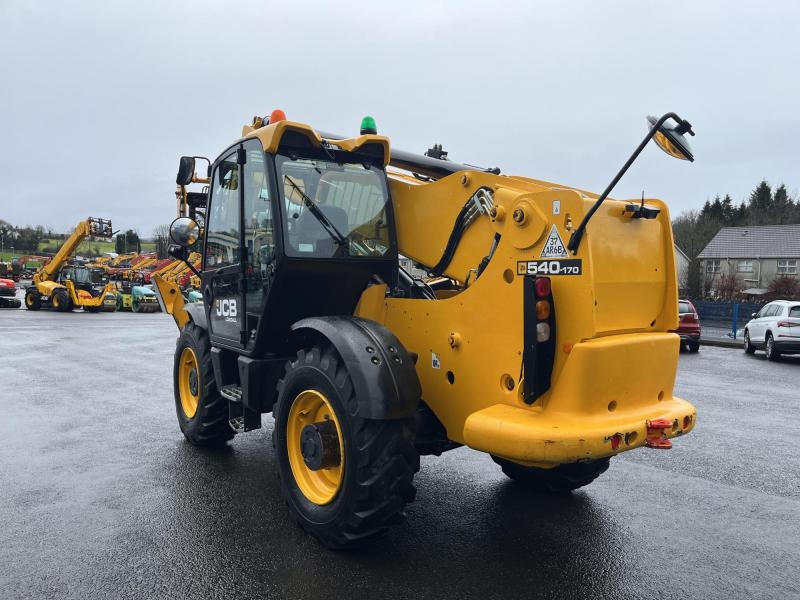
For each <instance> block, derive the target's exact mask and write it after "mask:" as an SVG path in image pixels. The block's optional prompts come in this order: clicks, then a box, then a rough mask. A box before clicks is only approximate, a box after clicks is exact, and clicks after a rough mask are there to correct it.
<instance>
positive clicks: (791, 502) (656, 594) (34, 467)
mask: <svg viewBox="0 0 800 600" xmlns="http://www.w3.org/2000/svg"><path fill="white" fill-rule="evenodd" d="M176 335H177V330H176V328H175V327H174V325H173V323H172V320H171V319H170V318H169V317H167V316H165V315H163V314H129V313H108V314H84V313H81V312H75V313H72V314H59V313H51V312H45V311H42V312H40V313H32V312H30V311H26V310H5V311H0V373H2V374H3V377H2V384H0V409H2V410H1V411H0V439H1V440H2V441H1V443H0V598H2V599H3V600H5V599H16V598H35V599H45V598H75V599H82V600H84V599H89V598H148V599H149V598H165V599H166V598H170V599H171V598H201V599H209V598H226V599H227V598H242V599H244V598H293V599H296V598H306V599H314V598H320V599H328V598H346V599H358V598H370V599H377V598H414V599H421V598H437V599H439V598H481V599H486V598H534V597H543V598H595V599H597V598H675V599H681V598H703V599H710V598H725V599H731V598H800V579H799V578H798V566H800V452H798V433H799V432H800V425H798V423H800V421H799V420H798V419H799V418H800V417H799V416H798V415H799V414H800V410H799V409H800V392H799V391H798V390H799V389H800V357H789V358H785V359H784V360H783V361H782V362H780V363H770V362H767V361H766V360H765V359H764V356H763V353H757V354H756V355H755V356H746V355H745V354H744V353H743V352H742V351H741V350H732V349H724V348H712V347H704V348H702V349H701V351H700V353H699V354H697V355H692V354H684V355H682V356H681V359H680V370H679V375H678V382H677V386H676V393H677V394H678V395H679V396H682V397H684V398H687V399H689V400H691V401H692V402H693V403H695V404H696V406H697V408H698V425H697V428H696V429H695V431H694V432H693V433H691V434H690V435H688V436H686V437H684V438H679V439H678V440H676V442H675V445H674V448H673V449H672V450H670V451H655V450H644V449H642V450H636V451H633V452H630V453H627V454H624V455H622V456H620V457H618V458H616V459H614V460H612V463H611V468H610V469H609V470H608V471H607V472H606V473H605V474H604V475H602V476H601V477H600V478H599V479H598V480H597V481H596V482H595V483H593V484H592V485H590V486H588V487H586V488H583V489H582V490H580V491H578V492H576V493H574V494H572V495H571V496H566V497H552V496H546V495H540V494H536V493H532V492H526V491H524V490H521V489H519V488H518V487H517V486H515V485H514V484H512V483H511V482H510V481H509V480H507V479H506V478H505V476H504V475H503V474H502V473H501V471H500V469H499V467H497V466H496V465H495V464H494V463H493V462H492V461H491V460H490V458H489V457H488V456H485V455H483V454H480V453H477V452H473V451H471V450H468V449H459V450H455V451H453V452H450V453H447V454H445V455H443V456H442V457H439V458H436V457H423V459H422V468H421V470H420V472H419V474H418V475H417V477H416V480H415V482H416V485H417V487H418V494H417V500H416V502H414V503H413V504H411V505H410V507H409V510H408V520H407V521H406V523H404V524H403V525H401V526H400V527H398V528H396V529H394V530H393V531H391V532H390V533H389V535H388V536H387V537H386V538H384V539H383V540H382V541H381V542H379V543H378V544H377V545H374V546H372V547H370V548H368V549H366V550H361V551H357V552H346V553H334V552H330V551H328V550H326V549H324V548H323V547H322V546H321V545H320V544H318V543H317V542H316V541H315V540H314V539H312V538H311V537H309V536H308V535H306V534H304V533H303V532H302V531H301V530H300V529H299V528H298V527H297V526H295V525H294V524H293V523H292V521H291V520H290V518H289V514H288V512H287V510H286V509H285V507H284V505H283V501H282V499H281V496H280V492H279V489H278V482H277V479H276V476H275V465H274V459H273V454H272V446H271V441H270V436H271V430H272V417H271V416H269V415H266V416H264V418H263V421H264V428H263V429H262V430H259V431H256V432H252V433H248V434H245V435H241V436H237V438H236V439H234V440H233V442H232V443H231V444H230V445H229V446H228V447H226V448H224V449H221V450H200V449H197V448H194V447H192V446H191V445H189V444H188V443H186V442H185V441H184V439H183V436H182V435H181V433H180V431H179V429H178V426H177V423H176V419H175V408H174V402H173V391H172V360H173V350H174V346H175V338H176ZM631 368H632V369H634V368H637V369H647V365H646V364H642V365H631Z"/></svg>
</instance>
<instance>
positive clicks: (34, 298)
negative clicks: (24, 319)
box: [25, 289, 42, 310]
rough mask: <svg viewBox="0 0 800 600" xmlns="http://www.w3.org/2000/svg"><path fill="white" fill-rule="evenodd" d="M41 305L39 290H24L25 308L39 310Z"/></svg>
mask: <svg viewBox="0 0 800 600" xmlns="http://www.w3.org/2000/svg"><path fill="white" fill-rule="evenodd" d="M41 307H42V301H41V299H40V298H39V292H38V291H36V290H33V289H31V290H28V291H27V292H25V308H27V309H28V310H39V309H40V308H41Z"/></svg>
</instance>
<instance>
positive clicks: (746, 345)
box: [744, 329, 756, 354]
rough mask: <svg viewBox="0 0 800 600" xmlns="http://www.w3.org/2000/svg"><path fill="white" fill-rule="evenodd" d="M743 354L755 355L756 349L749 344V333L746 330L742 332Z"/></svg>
mask: <svg viewBox="0 0 800 600" xmlns="http://www.w3.org/2000/svg"><path fill="white" fill-rule="evenodd" d="M744 353H745V354H755V353H756V347H755V346H753V344H751V343H750V332H749V331H747V329H745V330H744Z"/></svg>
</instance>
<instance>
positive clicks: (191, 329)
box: [172, 321, 234, 446]
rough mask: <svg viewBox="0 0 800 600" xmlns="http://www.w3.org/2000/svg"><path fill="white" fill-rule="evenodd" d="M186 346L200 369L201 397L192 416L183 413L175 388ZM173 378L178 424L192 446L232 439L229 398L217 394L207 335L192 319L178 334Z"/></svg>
mask: <svg viewBox="0 0 800 600" xmlns="http://www.w3.org/2000/svg"><path fill="white" fill-rule="evenodd" d="M187 346H188V347H190V348H191V349H192V350H193V351H194V354H195V356H196V357H197V362H198V367H199V371H200V372H199V373H198V376H199V383H198V385H199V389H200V399H199V402H198V405H197V412H195V414H194V416H193V417H191V418H189V417H187V416H186V415H185V414H184V412H183V408H182V407H181V396H180V390H179V389H178V368H179V362H180V357H181V352H183V349H184V348H186V347H187ZM172 379H173V387H174V392H175V412H176V413H177V416H178V425H179V426H180V428H181V431H182V432H183V435H184V436H185V437H186V439H187V440H189V442H191V443H192V444H194V445H195V446H219V445H222V444H224V443H225V442H227V441H228V440H230V439H232V438H233V436H234V431H233V429H231V427H230V425H229V424H228V401H227V400H226V399H225V398H223V397H222V396H221V395H220V393H219V390H217V382H216V380H215V379H214V368H213V366H212V365H211V343H210V342H209V339H208V334H207V333H206V331H205V330H203V329H201V328H200V327H198V326H197V325H195V324H194V323H192V322H191V321H190V322H189V323H187V324H186V326H185V327H184V328H183V330H182V331H181V334H180V335H179V336H178V342H177V345H176V347H175V362H174V366H173V373H172Z"/></svg>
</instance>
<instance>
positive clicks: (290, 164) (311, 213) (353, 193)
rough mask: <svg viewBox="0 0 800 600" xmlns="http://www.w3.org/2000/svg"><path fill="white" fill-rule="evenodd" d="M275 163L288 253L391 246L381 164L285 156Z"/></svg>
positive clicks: (345, 252)
mask: <svg viewBox="0 0 800 600" xmlns="http://www.w3.org/2000/svg"><path fill="white" fill-rule="evenodd" d="M275 163H276V170H277V174H278V189H279V190H280V193H281V195H282V202H283V205H284V209H285V211H284V228H285V232H286V236H285V237H286V240H287V243H286V254H287V255H288V256H302V257H314V258H346V257H369V256H372V257H379V256H383V255H385V254H386V253H387V252H388V251H389V248H390V246H391V241H390V237H389V227H388V223H387V216H386V202H387V200H388V192H387V188H386V175H385V173H384V171H383V170H382V169H380V168H377V167H374V166H372V165H370V164H369V163H360V162H359V163H348V162H342V163H339V162H336V161H334V160H327V159H315V158H294V159H293V158H291V157H288V156H283V155H278V156H276V159H275Z"/></svg>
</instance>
